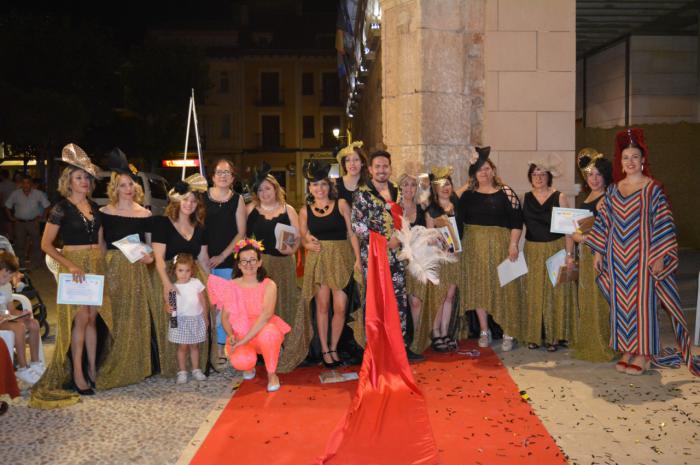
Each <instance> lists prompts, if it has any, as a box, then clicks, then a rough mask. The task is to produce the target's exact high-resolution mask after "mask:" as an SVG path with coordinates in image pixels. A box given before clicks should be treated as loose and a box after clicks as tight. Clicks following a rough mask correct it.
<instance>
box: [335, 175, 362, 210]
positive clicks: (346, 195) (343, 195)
mask: <svg viewBox="0 0 700 465" xmlns="http://www.w3.org/2000/svg"><path fill="white" fill-rule="evenodd" d="M357 187H358V188H359V187H360V185H359V183H358V185H357ZM335 188H336V189H337V190H338V198H339V199H343V200H345V201H346V202H347V203H348V205H350V206H351V207H352V197H353V194H354V193H355V192H357V188H356V189H355V190H354V191H351V190H348V188H347V187H345V181H343V177H342V176H340V177H338V178H337V179H336V180H335Z"/></svg>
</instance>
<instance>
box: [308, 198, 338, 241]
mask: <svg viewBox="0 0 700 465" xmlns="http://www.w3.org/2000/svg"><path fill="white" fill-rule="evenodd" d="M338 203H339V202H338V200H336V201H335V205H333V210H331V213H330V215H327V216H316V215H314V212H313V208H311V205H306V224H307V226H308V228H309V232H310V233H311V235H312V236H314V237H315V238H316V239H318V240H319V241H342V240H345V239H347V238H348V228H347V225H346V224H345V218H343V215H341V214H340V208H339V207H338Z"/></svg>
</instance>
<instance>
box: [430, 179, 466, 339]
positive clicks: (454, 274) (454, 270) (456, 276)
mask: <svg viewBox="0 0 700 465" xmlns="http://www.w3.org/2000/svg"><path fill="white" fill-rule="evenodd" d="M432 171H433V174H432V176H431V178H432V180H431V185H432V196H431V199H430V200H431V201H430V206H429V207H428V212H427V215H426V217H425V219H426V224H427V227H428V228H441V227H448V228H449V229H450V230H452V228H451V227H450V226H449V225H450V224H451V223H450V219H451V218H454V220H455V224H457V223H458V221H457V219H456V215H457V203H458V200H459V199H457V196H456V195H455V192H454V185H453V184H452V176H451V175H452V167H449V168H437V169H433V170H432ZM461 229H462V228H461V227H460V226H457V231H453V232H454V233H455V234H457V237H453V240H455V241H461V237H460V236H459V235H460V234H461ZM452 249H454V246H452ZM452 252H453V253H455V254H457V252H456V251H454V250H452ZM460 278H461V273H460V264H459V261H455V262H454V263H443V264H441V265H440V284H438V285H435V284H432V283H431V284H429V290H428V304H427V309H426V310H427V311H426V313H427V314H429V315H430V317H429V319H428V324H429V325H430V328H431V332H430V340H431V345H432V348H433V350H435V351H437V352H446V351H448V350H454V349H456V348H457V342H456V341H455V340H454V339H452V337H451V336H450V335H449V333H448V330H449V327H450V322H451V320H452V309H453V308H454V298H455V294H456V293H457V288H458V287H459V281H460ZM423 350H425V347H424V348H423Z"/></svg>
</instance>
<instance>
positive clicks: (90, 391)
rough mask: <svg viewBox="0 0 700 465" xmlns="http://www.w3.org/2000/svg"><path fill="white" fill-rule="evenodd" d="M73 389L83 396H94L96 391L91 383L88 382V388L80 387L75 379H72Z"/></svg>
mask: <svg viewBox="0 0 700 465" xmlns="http://www.w3.org/2000/svg"><path fill="white" fill-rule="evenodd" d="M71 389H73V390H74V391H75V392H77V393H78V394H80V395H81V396H94V395H95V391H94V390H93V389H92V388H91V387H90V384H88V388H87V389H80V388H79V387H78V385H77V384H75V381H71Z"/></svg>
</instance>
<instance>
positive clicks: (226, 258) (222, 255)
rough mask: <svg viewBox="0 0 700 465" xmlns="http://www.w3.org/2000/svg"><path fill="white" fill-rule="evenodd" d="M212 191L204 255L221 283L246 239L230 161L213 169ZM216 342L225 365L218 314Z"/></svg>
mask: <svg viewBox="0 0 700 465" xmlns="http://www.w3.org/2000/svg"><path fill="white" fill-rule="evenodd" d="M213 167H214V170H213V175H212V183H213V187H211V188H209V189H208V190H207V195H206V197H204V205H205V208H206V219H205V221H204V234H205V235H206V239H205V241H206V243H207V252H208V253H209V269H210V270H211V273H212V274H214V275H216V276H219V277H221V278H224V279H231V273H232V272H233V247H234V245H235V244H236V242H238V241H239V240H240V239H243V238H244V237H245V222H246V210H245V202H244V201H243V197H241V196H240V195H238V194H237V193H236V192H234V191H233V183H234V180H235V174H236V172H235V169H234V167H233V163H231V161H229V160H227V159H225V158H221V159H219V160H217V161H216V162H215V163H214V165H213ZM216 342H217V348H218V354H219V363H225V362H226V360H227V358H226V354H225V353H224V345H225V344H226V331H224V328H223V327H222V326H221V312H220V311H219V312H217V314H216Z"/></svg>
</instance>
